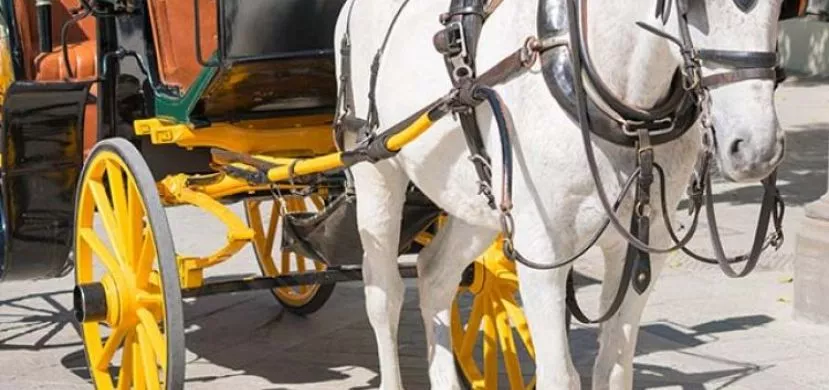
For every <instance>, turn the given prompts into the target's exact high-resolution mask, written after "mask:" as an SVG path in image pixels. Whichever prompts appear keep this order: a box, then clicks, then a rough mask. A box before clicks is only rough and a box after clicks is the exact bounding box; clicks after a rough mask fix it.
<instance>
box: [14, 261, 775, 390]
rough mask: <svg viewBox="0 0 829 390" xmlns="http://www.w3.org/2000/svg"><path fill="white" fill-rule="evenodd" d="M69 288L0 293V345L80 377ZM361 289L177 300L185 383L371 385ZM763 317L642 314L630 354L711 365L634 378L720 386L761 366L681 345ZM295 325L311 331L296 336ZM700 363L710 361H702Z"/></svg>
mask: <svg viewBox="0 0 829 390" xmlns="http://www.w3.org/2000/svg"><path fill="white" fill-rule="evenodd" d="M576 281H577V285H578V286H581V287H583V286H587V285H591V284H596V283H599V282H600V281H599V280H596V279H592V278H589V277H586V276H583V275H577V277H576ZM70 294H71V292H70V291H63V290H61V291H54V292H48V293H38V294H30V295H24V296H21V297H19V298H14V299H7V300H4V301H0V351H15V350H21V351H23V350H25V351H32V350H34V351H37V350H41V349H48V348H62V347H70V348H72V351H71V352H69V353H68V354H66V355H65V356H64V357H63V358H62V359H61V364H62V365H63V366H64V367H65V368H66V369H68V370H69V371H71V372H72V373H73V374H75V375H77V376H79V377H81V378H84V379H87V380H88V379H89V376H88V373H87V368H86V361H85V358H84V351H83V348H82V345H81V339H80V336H78V337H77V338H75V339H72V338H66V337H65V335H64V337H63V338H62V339H57V338H55V337H54V336H55V335H56V334H58V333H59V332H61V331H62V330H64V329H73V330H74V333H75V334H77V332H78V330H77V327H76V324H75V322H74V319H73V318H72V312H71V308H70V307H67V306H66V305H64V304H62V303H61V302H66V301H68V300H67V299H66V298H67V296H69V295H70ZM406 294H407V303H406V305H404V308H403V313H402V317H403V319H402V321H401V322H402V326H401V329H400V337H399V338H400V355H401V364H402V366H403V371H402V373H403V379H404V383H406V384H407V385H408V386H409V388H412V389H418V388H427V387H428V385H427V381H428V379H427V378H426V351H425V340H424V336H423V329H422V322H421V320H420V313H419V308H418V306H417V299H416V298H417V294H416V291H415V290H414V289H411V288H410V289H407V293H406ZM362 295H363V293H362V288H361V285H359V284H356V283H349V284H344V285H340V286H338V287H337V289H336V290H335V293H334V296H333V297H332V300H331V301H330V302H329V303H328V305H327V306H326V307H324V308H323V309H322V310H321V312H320V313H318V314H316V315H312V316H309V317H306V318H302V317H297V316H294V315H290V314H285V313H284V312H283V311H282V310H280V308H279V307H278V305H277V304H276V302H275V301H274V300H273V297H272V296H270V295H269V293H268V292H264V291H260V292H248V293H241V294H229V295H218V296H214V297H207V298H202V299H199V300H186V301H185V302H184V303H185V315H186V318H187V322H186V327H187V330H188V331H187V349H188V352H189V353H188V366H187V369H188V379H187V381H188V383H191V384H194V383H201V384H210V383H212V382H216V384H217V386H218V385H220V384H221V383H222V382H221V380H222V379H223V378H227V377H231V376H242V375H244V376H251V377H258V378H261V379H262V381H261V382H263V383H269V384H279V385H267V386H265V387H264V388H268V389H286V388H290V387H291V385H295V384H307V385H312V386H313V384H315V383H323V382H327V383H329V384H330V383H332V382H334V383H336V382H337V381H345V380H348V379H350V378H355V377H357V376H359V378H361V379H360V380H358V381H350V383H355V382H361V383H360V384H359V385H357V386H353V387H351V388H352V389H358V390H363V389H370V388H376V387H377V386H378V385H379V375H378V372H379V367H378V362H377V356H376V350H375V348H376V347H375V341H374V336H373V334H372V332H371V330H370V326H369V324H368V321H367V319H366V316H365V311H364V309H363V307H362V304H363V303H362ZM343 307H347V310H346V312H347V313H348V314H347V316H345V315H341V314H339V313H342V312H343V311H342V310H341V309H342V308H343ZM338 310H339V311H338ZM326 312H328V314H326ZM332 313H336V315H333V316H332V315H331V314H332ZM332 321H340V322H342V326H333V327H331V326H328V327H326V326H327V325H331V324H332ZM772 321H774V320H773V318H771V317H768V316H765V315H755V316H744V317H732V318H725V319H721V320H717V321H711V322H707V323H702V324H697V325H683V324H678V323H675V322H671V321H668V320H661V321H657V322H653V323H649V324H646V325H644V326H643V327H642V329H641V333H640V337H639V339H640V342H639V345H638V347H637V352H636V355H637V356H643V355H649V354H654V353H659V352H665V351H675V352H677V353H682V354H687V355H693V356H694V357H695V358H696V359H704V360H708V361H710V362H711V363H714V364H716V365H717V369H712V370H707V371H702V372H698V371H692V372H686V371H683V369H681V368H676V367H671V366H668V365H660V364H651V363H648V364H645V363H637V364H635V367H634V368H635V383H636V384H637V388H640V387H642V388H651V387H663V386H680V387H682V388H683V389H690V390H694V389H702V388H703V384H709V385H710V384H711V383H712V382H716V383H717V385H718V386H720V387H723V386H726V385H728V384H733V383H736V382H739V381H740V380H741V379H743V378H745V377H747V376H750V375H752V374H754V373H757V372H759V371H762V370H764V369H767V368H768V367H764V366H760V365H757V364H753V363H751V362H738V361H726V360H723V359H721V358H718V357H716V356H709V355H701V354H694V353H693V352H692V351H687V350H689V349H691V348H694V347H697V346H700V345H703V344H707V343H712V342H716V341H717V340H718V335H722V334H724V333H728V332H737V331H744V330H747V329H751V328H755V327H760V326H764V325H767V324H769V323H770V322H772ZM335 325H336V324H335ZM304 332H309V333H308V334H313V335H314V336H313V337H310V338H306V339H304V340H302V337H301V336H302V335H303V333H304ZM596 336H597V329H596V328H595V327H576V328H574V329H573V330H572V331H571V348H572V351H573V358H574V362H575V363H576V365H577V367H578V368H579V370H580V372H581V374H582V376H583V385H585V386H589V385H590V373H591V370H592V365H593V360H594V359H595V354H596V352H597V350H598V344H597V342H596ZM67 339H68V340H70V341H65V340H67ZM699 366H700V365H695V367H699ZM706 366H710V364H703V365H702V367H706ZM277 386H279V387H277ZM344 387H345V386H344Z"/></svg>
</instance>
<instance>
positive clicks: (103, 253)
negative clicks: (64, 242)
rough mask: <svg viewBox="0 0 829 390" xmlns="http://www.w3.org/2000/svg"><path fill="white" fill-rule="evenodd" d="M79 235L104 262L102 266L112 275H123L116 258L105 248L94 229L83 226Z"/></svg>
mask: <svg viewBox="0 0 829 390" xmlns="http://www.w3.org/2000/svg"><path fill="white" fill-rule="evenodd" d="M79 234H80V236H81V239H82V240H83V242H85V243H86V245H88V246H89V248H90V249H92V252H93V253H95V254H96V255H98V259H100V260H101V262H102V263H104V267H106V269H107V272H109V273H110V274H112V275H113V276H117V277H121V276H123V271H122V270H121V267H120V265H119V264H118V260H116V259H115V257H114V256H113V255H112V254H111V253H109V249H107V247H106V245H104V243H103V242H101V239H100V238H98V235H97V234H96V233H95V231H94V230H92V229H91V228H83V229H81V231H80V233H79Z"/></svg>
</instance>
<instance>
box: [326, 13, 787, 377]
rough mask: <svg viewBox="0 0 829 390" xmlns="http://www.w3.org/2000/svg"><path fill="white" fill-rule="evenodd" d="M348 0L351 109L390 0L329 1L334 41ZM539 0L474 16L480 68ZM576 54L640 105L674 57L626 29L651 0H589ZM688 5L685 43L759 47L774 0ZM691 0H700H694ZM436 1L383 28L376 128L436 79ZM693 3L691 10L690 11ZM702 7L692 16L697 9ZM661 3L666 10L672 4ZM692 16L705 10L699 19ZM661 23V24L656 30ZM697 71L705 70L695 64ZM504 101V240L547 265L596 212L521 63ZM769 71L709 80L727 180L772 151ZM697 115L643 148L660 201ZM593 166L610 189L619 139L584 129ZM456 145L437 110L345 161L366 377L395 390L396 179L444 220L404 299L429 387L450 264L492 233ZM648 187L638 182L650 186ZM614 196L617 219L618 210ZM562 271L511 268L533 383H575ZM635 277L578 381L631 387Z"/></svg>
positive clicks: (550, 102)
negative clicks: (333, 9)
mask: <svg viewBox="0 0 829 390" xmlns="http://www.w3.org/2000/svg"><path fill="white" fill-rule="evenodd" d="M352 1H356V4H354V9H353V11H352V12H353V15H352V21H351V39H352V44H353V47H352V78H353V79H352V80H353V87H354V92H355V96H356V98H357V102H356V103H357V110H358V113H359V114H360V115H361V116H364V115H365V112H366V108H367V99H366V96H367V94H368V86H369V81H368V80H369V67H370V63H371V60H372V57H373V56H374V53H375V52H376V50H377V49H378V48H379V47H380V44H381V42H382V40H383V37H384V35H385V32H386V30H387V28H388V26H389V24H390V21H391V19H392V17H393V15H394V13H395V12H396V10H397V9H398V8H399V7H400V5H401V3H402V2H403V0H349V2H348V3H347V4H346V6H345V7H344V10H345V11H344V12H343V13H342V14H341V18H340V22H339V23H338V27H337V37H336V42H337V46H338V50H337V53H339V38H340V37H341V36H342V34H343V32H344V31H345V25H346V23H345V18H346V15H348V12H347V10H349V8H350V7H351V4H352ZM538 1H540V0H520V1H516V0H507V1H504V3H503V4H502V5H501V7H500V8H499V9H498V11H497V12H496V13H495V14H494V15H493V16H492V17H491V18H490V20H489V21H488V22H487V24H486V27H485V29H484V31H483V34H482V36H481V43H480V49H479V58H478V61H479V69H481V70H485V69H488V68H489V67H490V66H492V65H493V64H495V63H496V62H497V61H498V60H500V59H501V58H503V57H504V56H506V55H508V54H509V53H511V52H512V51H514V50H515V49H516V48H517V47H519V45H521V43H522V42H523V40H524V39H525V38H526V37H528V36H531V35H535V34H536V30H535V29H536V17H537V16H536V11H537V7H538ZM588 3H589V6H588V11H587V12H588V15H589V17H588V18H589V40H590V44H591V55H592V57H593V60H594V62H595V64H596V66H597V68H598V71H599V73H600V75H601V76H602V77H603V79H604V80H605V82H606V83H607V84H608V85H609V86H610V87H611V89H612V90H613V91H614V92H615V93H617V94H618V95H619V96H620V97H622V98H623V99H624V100H625V101H626V102H628V103H629V104H633V105H636V106H640V107H645V108H646V107H648V106H650V105H653V104H655V102H657V101H658V99H659V98H661V97H662V96H663V95H664V94H665V93H666V91H667V87H668V84H669V82H670V79H671V76H672V74H673V72H674V69H676V66H677V64H678V61H679V57H678V54H677V53H676V51H677V50H676V48H674V47H671V46H669V44H668V43H667V41H665V40H664V39H660V38H657V37H655V36H654V35H652V34H649V33H646V32H644V31H642V30H641V29H639V28H637V27H635V26H634V22H635V21H639V20H642V21H647V22H650V23H653V24H656V23H658V22H657V21H656V20H655V19H654V18H653V10H654V6H655V1H654V0H636V1H632V0H603V1H589V2H588ZM691 3H694V4H697V5H695V6H694V7H696V8H701V7H702V9H697V10H696V12H697V13H696V15H697V16H699V15H702V16H703V19H707V21H708V24H709V29H710V31H709V34H708V35H707V36H706V35H703V34H702V33H700V32H699V31H696V30H694V34H693V38H694V41H695V45H696V46H697V47H698V48H699V47H709V48H721V49H739V50H773V49H774V36H775V35H776V25H775V24H774V23H773V21H774V20H776V18H777V11H773V9H774V7H777V9H779V0H775V1H768V2H760V4H758V5H757V6H756V7H755V9H754V10H753V11H752V13H751V14H749V15H743V14H741V13H740V11H739V10H738V9H737V8H736V7H735V6H734V5H733V3H732V1H731V0H706V1H704V2H703V1H692V2H691ZM703 6H704V7H703ZM447 7H448V1H446V0H417V1H411V2H409V4H408V6H407V8H406V9H405V10H404V11H403V13H402V14H401V16H400V19H399V21H398V23H397V26H396V28H395V30H394V31H393V32H392V34H391V37H390V41H389V45H388V47H387V49H386V51H385V54H384V56H383V61H382V66H381V70H380V76H379V79H378V88H377V102H378V108H379V119H380V123H381V126H380V127H381V128H385V127H388V126H390V125H392V124H394V123H395V122H396V121H399V120H401V119H403V118H405V117H407V116H409V115H410V114H411V113H412V112H414V111H416V110H418V109H420V108H421V107H423V106H424V105H426V104H427V103H429V102H430V101H432V100H434V99H435V98H437V97H439V96H442V95H443V94H444V93H446V92H447V91H448V89H449V87H450V85H451V84H450V82H449V78H448V76H447V74H446V69H445V67H444V64H443V61H442V58H441V56H440V55H439V54H438V53H437V52H436V51H435V50H434V48H433V46H432V36H433V34H434V33H435V32H436V31H438V30H439V29H440V28H441V25H440V24H439V23H438V15H439V13H441V12H444V11H445V10H446V8H447ZM548 7H550V10H551V12H550V15H551V17H552V18H563V17H564V15H563V14H562V13H563V12H565V8H564V3H563V1H561V0H551V1H549V2H548ZM706 8H707V12H705V9H706ZM706 13H707V15H705V14H706ZM674 14H675V12H674ZM705 16H707V18H705ZM666 30H667V31H668V32H671V33H674V34H675V32H676V21H675V20H672V21H671V22H670V23H669V24H668V26H667V27H666ZM707 71H716V70H712V69H707ZM497 89H498V91H499V92H500V93H501V94H502V96H503V99H504V100H505V101H506V103H507V105H508V106H509V107H510V109H511V110H512V114H513V117H514V120H515V125H516V128H517V133H518V135H517V137H516V140H515V145H514V149H515V158H516V161H515V162H516V166H515V178H514V179H515V184H514V203H515V210H514V217H515V222H516V232H515V245H516V247H517V248H518V249H519V250H520V251H521V252H522V253H523V254H524V255H525V256H526V257H528V258H530V259H533V260H534V261H537V262H547V263H552V262H554V261H557V260H561V259H563V258H566V257H568V256H569V255H571V254H572V253H573V251H575V250H576V249H577V248H578V247H579V246H581V245H583V244H584V243H585V241H586V240H587V239H588V238H589V236H590V235H591V234H592V233H593V232H594V231H595V230H596V229H597V228H598V227H599V226H600V224H601V222H602V220H603V218H604V215H605V214H604V210H603V209H602V207H601V204H600V202H599V200H598V198H597V196H596V190H595V185H594V182H593V179H592V177H591V176H590V173H589V170H588V168H587V162H586V158H585V155H584V151H583V147H582V143H581V140H580V133H579V129H578V128H577V127H576V126H575V125H574V124H573V123H572V122H571V121H570V120H569V119H568V117H567V116H566V115H565V114H564V112H563V111H562V110H561V109H560V108H559V107H558V105H557V104H556V102H555V100H554V99H553V98H552V96H551V95H550V93H549V92H548V91H547V87H546V85H545V83H544V80H543V77H542V76H541V74H540V72H539V71H538V69H537V68H536V69H535V70H534V71H532V72H529V73H527V74H525V75H524V76H521V77H519V78H518V79H516V80H514V81H512V82H510V83H509V84H507V85H504V86H500V87H498V88H497ZM772 95H773V86H772V83H771V82H770V81H746V82H741V83H739V84H736V85H731V86H726V87H723V88H720V89H717V90H716V91H714V92H713V93H712V98H713V101H714V107H713V110H712V111H713V115H714V121H715V124H716V125H717V126H718V131H717V141H718V144H720V145H723V144H728V145H731V144H732V142H733V140H735V139H737V138H740V139H741V142H740V143H739V145H738V147H737V148H736V150H731V148H719V150H718V161H719V163H720V166H721V167H722V168H723V170H724V171H725V172H726V173H727V174H728V175H729V176H730V177H732V178H735V179H748V178H752V179H753V178H757V177H760V176H764V175H765V174H767V173H768V172H769V171H770V169H771V167H773V166H774V165H775V164H777V162H778V161H779V155H778V154H779V150H781V145H780V143H781V142H780V138H781V137H782V136H781V135H780V131H779V129H778V128H779V126H778V124H777V119H776V115H775V113H774V109H773V96H772ZM481 111H482V113H480V114H479V117H480V118H479V119H480V123H481V127H482V131H483V136H484V139H485V141H486V143H487V150H488V151H489V153H490V155H491V157H492V161H493V164H494V166H493V172H494V174H495V177H494V179H493V183H495V184H496V185H495V188H494V190H495V193H496V194H499V193H500V190H501V189H500V188H499V186H498V185H497V184H498V183H500V177H499V173H500V159H501V156H500V152H499V148H500V145H499V142H498V139H497V131H496V130H495V129H494V128H493V126H492V121H491V117H490V115H489V113H488V111H487V110H481ZM700 134H701V132H700V131H699V128H696V127H695V128H694V129H692V130H691V131H689V132H688V133H687V134H686V135H685V136H683V137H682V138H681V139H678V140H676V141H674V142H672V143H670V144H668V145H662V146H659V147H657V148H656V152H655V153H656V161H657V162H658V163H659V164H661V165H662V166H663V167H664V168H665V169H666V172H668V173H669V177H668V182H667V183H666V184H667V192H668V193H667V199H668V204H669V207H674V208H675V207H676V205H677V204H678V201H679V199H680V196H681V194H682V193H683V191H684V189H685V185H686V184H687V180H688V178H689V175H690V173H691V170H692V166H693V164H694V161H695V158H696V155H697V152H698V150H699V147H700ZM594 147H595V149H596V156H597V159H598V163H599V170H600V172H601V175H602V178H603V179H604V181H605V183H606V184H605V185H606V190H607V192H608V194H609V196H611V197H615V196H616V194H618V191H619V190H620V187H621V182H622V181H623V180H624V179H626V178H627V177H628V175H629V174H630V172H631V171H632V168H633V166H634V155H635V153H633V151H631V150H627V149H622V148H619V147H616V146H613V145H610V144H608V143H606V142H603V141H601V140H595V141H594ZM468 155H469V154H468V150H467V147H466V145H465V142H464V139H463V135H462V133H461V131H460V130H459V124H458V123H457V122H455V121H453V120H452V119H451V118H448V119H444V120H442V121H440V122H439V123H437V124H436V125H435V126H434V128H433V129H432V130H430V131H429V132H428V133H427V134H426V135H424V136H422V137H420V138H419V139H418V140H416V141H414V142H413V143H411V144H410V145H408V146H407V147H406V148H404V149H403V151H401V153H400V154H399V155H398V156H397V157H395V158H392V159H390V160H387V161H383V162H380V163H377V164H374V165H372V164H368V163H365V164H359V165H357V166H355V167H354V168H353V173H354V175H355V179H356V191H357V197H358V199H359V202H358V207H357V214H358V221H359V227H360V233H361V239H362V244H363V246H364V248H365V257H364V272H365V283H366V284H365V293H366V307H367V312H368V316H369V319H370V322H371V325H372V327H373V328H374V331H375V335H376V338H377V344H378V353H379V360H380V367H381V378H382V379H381V388H383V389H400V388H402V387H403V385H402V383H401V379H400V371H399V360H398V354H397V328H398V322H399V315H400V309H401V305H402V300H403V290H404V285H403V282H402V280H401V278H400V275H399V274H398V272H397V254H396V251H397V245H398V242H397V241H398V235H399V225H400V215H401V214H400V212H401V208H402V203H403V199H404V190H405V186H406V183H407V182H408V181H409V180H411V181H412V182H414V183H415V184H416V185H417V186H418V187H419V188H420V189H421V190H422V191H423V192H424V193H425V194H426V195H427V196H429V197H430V198H431V199H432V200H433V201H434V202H435V203H436V204H437V205H438V206H440V207H441V208H443V209H444V210H446V211H447V212H448V213H449V214H450V216H451V217H450V223H449V225H448V227H447V228H446V229H444V230H442V231H441V232H440V233H439V235H438V238H437V239H436V240H435V241H434V242H433V243H432V244H431V245H430V246H429V247H427V248H426V249H425V250H424V251H423V252H422V253H421V254H420V256H419V257H418V268H419V271H420V279H419V281H418V287H419V290H420V304H421V309H422V314H423V319H424V323H425V324H426V331H427V339H428V343H429V375H430V380H431V383H432V388H434V389H455V388H458V384H457V383H458V378H457V375H456V372H455V368H454V365H453V360H452V359H453V358H452V353H451V349H450V338H449V331H448V329H449V325H448V321H449V314H448V313H449V308H450V303H451V301H452V298H453V294H454V291H455V288H456V286H457V284H458V282H459V280H460V275H461V271H462V270H463V269H464V267H465V266H466V265H468V264H469V263H470V262H471V261H473V260H474V258H475V257H476V256H478V255H479V254H480V253H481V252H482V251H483V250H484V249H485V248H486V247H487V245H488V244H489V243H490V242H491V241H492V239H493V238H494V237H495V236H496V234H497V232H498V230H499V222H498V214H497V213H496V212H495V211H493V210H491V209H490V208H489V207H488V206H487V204H486V202H485V200H484V199H483V197H482V196H479V195H477V194H476V192H477V184H476V181H477V176H476V175H475V172H474V169H473V166H472V164H471V163H470V162H469V161H468ZM657 188H658V186H654V189H655V193H654V195H653V198H654V199H658V196H659V194H658V193H656V191H658V190H657ZM630 203H631V202H630V199H629V201H628V202H627V203H626V204H625V206H624V207H623V208H622V211H621V212H620V214H619V215H620V218H621V219H622V220H623V221H625V220H627V219H629V218H630ZM653 221H654V224H653V227H652V230H651V231H652V233H651V234H652V243H653V245H655V246H659V247H666V246H668V245H669V244H670V241H669V239H668V237H667V234H666V233H665V230H664V226H663V225H662V223H661V217H660V216H659V214H656V215H654V218H653ZM599 246H600V247H601V248H602V250H603V252H604V254H605V265H606V267H607V271H606V273H605V281H604V286H603V291H602V300H601V302H602V309H604V308H605V307H606V306H607V305H609V303H610V300H611V298H612V295H613V293H614V292H615V291H616V286H617V284H618V280H619V277H620V274H621V268H622V264H623V260H624V255H625V249H626V245H625V242H624V240H623V239H622V238H621V236H620V235H619V234H618V233H616V232H615V231H612V228H611V229H610V230H609V232H608V233H606V234H605V235H604V236H603V237H602V238H601V240H600V242H599ZM663 262H664V256H660V255H654V256H652V265H653V278H654V280H655V279H656V278H657V276H658V275H659V271H660V269H661V268H662V265H663ZM566 274H567V269H560V270H555V271H536V270H532V269H528V268H525V267H522V266H519V278H520V286H521V295H522V300H523V302H524V310H525V312H526V315H527V317H528V321H529V325H530V329H531V332H532V336H533V339H534V340H535V344H536V345H535V347H536V353H537V362H536V364H537V375H538V382H537V384H538V388H539V389H579V388H580V381H579V376H578V374H577V373H576V371H575V369H574V367H573V364H572V362H571V358H570V354H569V350H568V344H567V332H566V329H565V322H564V314H565V303H564V297H565V292H564V285H565V278H566ZM650 290H652V288H650V289H649V291H647V292H646V293H645V294H643V295H638V294H636V293H635V292H633V291H631V292H630V293H629V294H628V295H627V298H626V301H625V302H624V304H623V306H622V308H621V310H620V311H619V313H618V314H617V315H616V316H614V317H613V318H612V319H611V320H610V321H608V322H606V323H604V324H602V325H601V334H600V340H599V341H600V351H599V356H598V358H597V361H596V364H595V369H594V373H593V386H594V388H613V389H623V388H630V387H631V386H632V374H633V373H632V358H633V353H634V348H635V345H636V335H637V332H638V327H639V318H640V315H641V312H642V310H643V308H644V306H645V302H646V300H647V297H648V294H649V292H650Z"/></svg>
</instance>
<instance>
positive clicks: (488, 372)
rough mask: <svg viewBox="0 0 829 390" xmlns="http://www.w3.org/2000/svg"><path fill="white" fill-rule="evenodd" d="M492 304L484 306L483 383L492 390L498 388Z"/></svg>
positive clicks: (496, 350)
mask: <svg viewBox="0 0 829 390" xmlns="http://www.w3.org/2000/svg"><path fill="white" fill-rule="evenodd" d="M492 306H493V302H491V301H488V302H487V304H486V305H484V321H483V322H484V383H486V386H487V387H489V388H492V389H497V388H498V346H497V341H495V338H496V337H497V331H496V328H495V316H494V314H495V313H493V311H494V310H493V308H492Z"/></svg>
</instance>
